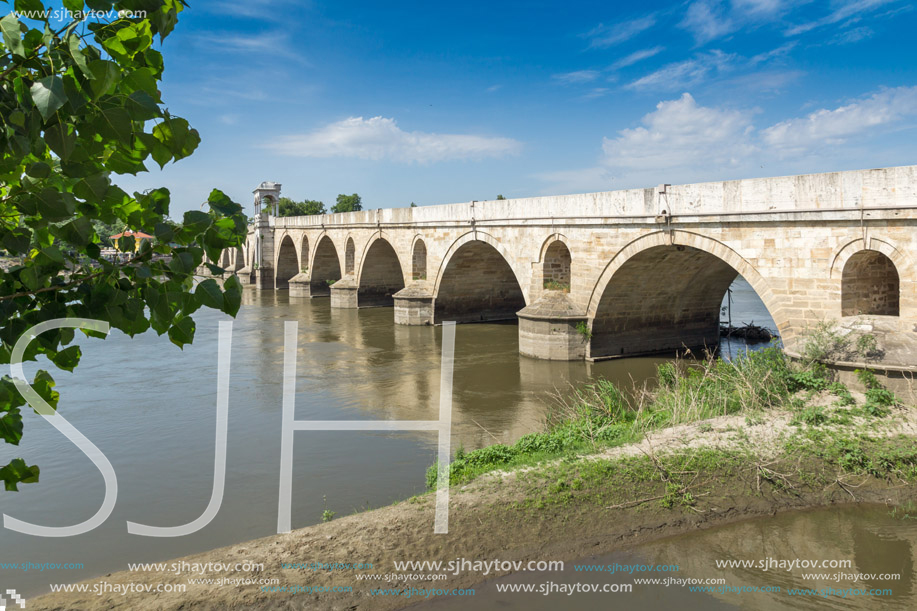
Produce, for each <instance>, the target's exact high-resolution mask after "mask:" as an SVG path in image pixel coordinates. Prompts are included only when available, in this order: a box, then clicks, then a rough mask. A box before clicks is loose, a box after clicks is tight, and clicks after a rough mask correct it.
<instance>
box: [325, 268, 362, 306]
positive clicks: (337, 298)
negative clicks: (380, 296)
mask: <svg viewBox="0 0 917 611" xmlns="http://www.w3.org/2000/svg"><path fill="white" fill-rule="evenodd" d="M357 290H358V288H357V283H356V282H354V279H353V276H344V277H343V278H341V279H340V280H338V281H337V282H335V283H334V284H332V285H331V307H332V308H340V309H352V308H357V307H359V304H358V303H357Z"/></svg>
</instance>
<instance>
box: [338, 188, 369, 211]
mask: <svg viewBox="0 0 917 611" xmlns="http://www.w3.org/2000/svg"><path fill="white" fill-rule="evenodd" d="M362 209H363V200H361V199H360V196H359V195H357V194H356V193H354V194H353V195H344V194H343V193H341V194H340V195H338V198H337V203H336V204H334V206H332V207H331V211H332V212H359V211H360V210H362Z"/></svg>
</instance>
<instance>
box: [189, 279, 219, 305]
mask: <svg viewBox="0 0 917 611" xmlns="http://www.w3.org/2000/svg"><path fill="white" fill-rule="evenodd" d="M194 295H195V296H196V297H197V298H198V300H199V301H200V302H201V304H202V305H205V306H207V307H208V308H213V309H214V310H222V309H223V292H222V291H221V290H220V285H218V284H217V281H216V280H214V279H213V278H208V279H207V280H204V281H203V282H201V283H200V284H198V285H197V288H196V289H195V290H194Z"/></svg>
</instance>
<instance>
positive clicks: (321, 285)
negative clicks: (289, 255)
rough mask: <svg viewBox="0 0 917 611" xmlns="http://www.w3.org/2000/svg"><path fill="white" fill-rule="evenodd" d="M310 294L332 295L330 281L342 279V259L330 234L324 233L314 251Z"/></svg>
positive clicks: (310, 267)
mask: <svg viewBox="0 0 917 611" xmlns="http://www.w3.org/2000/svg"><path fill="white" fill-rule="evenodd" d="M309 278H310V280H309V294H310V295H311V296H312V297H327V296H329V295H331V285H330V284H328V283H329V282H332V283H333V282H336V281H338V280H340V279H341V260H340V259H339V258H338V251H337V248H335V247H334V242H333V241H332V240H331V236H329V235H328V234H322V235H321V236H320V237H319V239H318V241H317V242H316V243H315V249H314V250H313V251H312V265H310V266H309Z"/></svg>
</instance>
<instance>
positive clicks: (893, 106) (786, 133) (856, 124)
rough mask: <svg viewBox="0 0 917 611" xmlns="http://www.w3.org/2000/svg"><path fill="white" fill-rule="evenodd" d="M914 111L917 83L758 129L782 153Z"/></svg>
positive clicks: (839, 137) (814, 145) (825, 142)
mask: <svg viewBox="0 0 917 611" xmlns="http://www.w3.org/2000/svg"><path fill="white" fill-rule="evenodd" d="M914 115H917V87H898V88H896V89H884V90H882V91H879V92H877V93H874V94H872V95H871V96H869V97H866V98H861V99H859V100H857V101H855V102H851V103H850V104H847V105H845V106H840V107H838V108H835V109H834V110H828V109H821V110H817V111H815V112H813V113H811V114H809V115H808V116H806V117H801V118H796V119H788V120H786V121H782V122H780V123H777V124H776V125H773V126H771V127H768V128H767V129H765V130H763V131H762V132H761V136H762V139H763V141H764V142H765V143H766V144H768V145H769V146H771V147H772V148H774V149H776V150H777V151H779V152H781V154H783V155H788V154H789V155H793V154H796V155H798V154H805V153H806V152H809V151H811V150H813V149H816V148H818V147H822V146H824V145H837V144H841V143H843V142H845V141H846V140H847V139H849V138H851V137H854V136H858V135H861V134H866V133H869V132H873V131H874V130H875V129H876V128H880V127H887V126H889V125H891V124H893V123H896V122H898V121H901V120H902V119H904V118H905V117H909V116H914Z"/></svg>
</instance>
